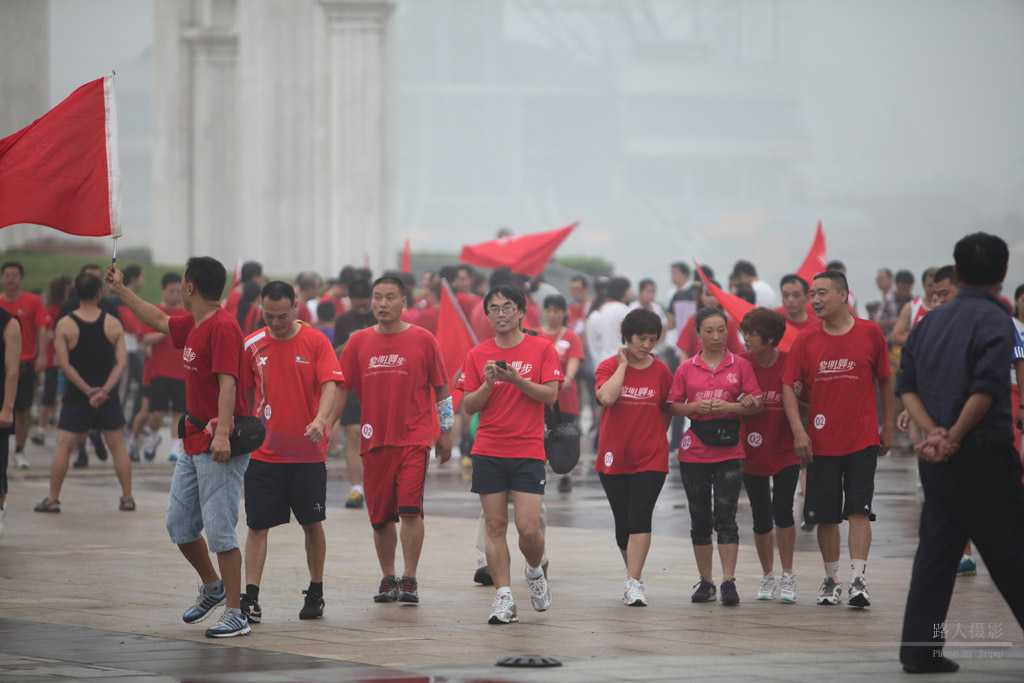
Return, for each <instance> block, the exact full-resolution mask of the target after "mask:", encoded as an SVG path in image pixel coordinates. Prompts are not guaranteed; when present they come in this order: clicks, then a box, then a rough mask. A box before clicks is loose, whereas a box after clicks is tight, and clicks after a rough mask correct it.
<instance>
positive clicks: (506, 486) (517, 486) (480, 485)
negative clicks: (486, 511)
mask: <svg viewBox="0 0 1024 683" xmlns="http://www.w3.org/2000/svg"><path fill="white" fill-rule="evenodd" d="M546 476H547V474H546V473H545V471H544V461H543V460H537V459H536V458H499V457H496V456H493V455H480V454H478V453H474V454H473V483H472V485H471V487H470V489H469V490H470V491H471V492H473V493H480V494H486V493H501V492H502V491H521V492H523V493H539V494H541V495H544V483H545V481H544V479H545V477H546Z"/></svg>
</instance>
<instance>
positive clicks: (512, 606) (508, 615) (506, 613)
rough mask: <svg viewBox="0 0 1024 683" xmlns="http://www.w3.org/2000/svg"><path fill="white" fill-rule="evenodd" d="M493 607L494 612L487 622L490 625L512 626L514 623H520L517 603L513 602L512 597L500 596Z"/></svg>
mask: <svg viewBox="0 0 1024 683" xmlns="http://www.w3.org/2000/svg"><path fill="white" fill-rule="evenodd" d="M491 606H492V607H493V608H494V611H493V612H491V616H490V618H489V619H488V620H487V623H488V624H511V623H512V622H514V621H519V615H518V614H517V613H516V603H515V601H514V600H512V596H511V595H499V596H498V597H497V598H496V599H495V600H494V604H493V605H491Z"/></svg>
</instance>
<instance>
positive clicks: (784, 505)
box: [743, 465, 800, 534]
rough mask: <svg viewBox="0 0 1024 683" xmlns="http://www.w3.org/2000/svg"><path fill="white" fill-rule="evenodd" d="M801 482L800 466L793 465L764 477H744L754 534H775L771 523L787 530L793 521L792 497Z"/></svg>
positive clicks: (745, 475)
mask: <svg viewBox="0 0 1024 683" xmlns="http://www.w3.org/2000/svg"><path fill="white" fill-rule="evenodd" d="M799 480H800V465H790V466H789V467H786V468H784V469H782V470H779V471H778V472H776V473H775V474H773V475H771V476H767V477H761V476H758V475H756V474H746V473H744V474H743V486H744V487H745V488H746V489H747V498H749V499H750V509H751V511H752V512H753V513H754V533H755V534H766V533H768V532H769V531H771V530H772V520H773V519H774V521H775V526H777V527H779V528H780V529H788V528H789V527H791V526H793V524H795V523H796V522H795V521H794V520H793V495H794V494H795V493H796V483H797V482H798V481H799Z"/></svg>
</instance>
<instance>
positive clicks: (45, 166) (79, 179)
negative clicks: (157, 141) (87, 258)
mask: <svg viewBox="0 0 1024 683" xmlns="http://www.w3.org/2000/svg"><path fill="white" fill-rule="evenodd" d="M17 223H35V224H37V225H44V226H46V227H49V228H54V229H56V230H60V231H62V232H66V233H68V234H71V235H82V236H86V237H102V236H104V235H111V236H113V237H120V236H121V168H120V164H119V162H118V150H117V107H116V105H115V102H114V79H113V76H106V77H104V78H100V79H98V80H95V81H92V82H91V83H86V84H85V85H83V86H82V87H80V88H79V89H78V90H76V91H74V92H73V93H71V94H70V95H69V96H68V97H67V99H65V100H64V101H63V102H61V103H60V104H58V105H57V106H56V107H54V108H53V109H51V110H50V111H49V112H47V113H46V114H44V115H43V116H42V118H40V119H38V120H36V121H35V123H33V124H31V125H29V126H28V127H26V128H22V129H21V130H19V131H18V132H17V133H14V134H13V135H10V136H8V137H6V138H3V139H2V140H0V227H6V226H8V225H15V224H17Z"/></svg>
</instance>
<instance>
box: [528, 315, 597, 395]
mask: <svg viewBox="0 0 1024 683" xmlns="http://www.w3.org/2000/svg"><path fill="white" fill-rule="evenodd" d="M537 334H538V335H540V336H541V337H544V338H545V339H547V340H548V341H549V342H551V343H552V344H553V345H554V347H555V352H556V353H557V354H558V360H559V362H560V363H561V364H562V377H563V379H564V377H565V371H566V368H567V367H568V366H569V359H570V358H579V359H580V363H581V364H582V363H583V360H584V359H585V358H586V355H585V354H584V352H583V342H582V341H580V336H579V335H578V334H576V333H575V332H573V331H572V330H570V329H569V328H568V327H565V328H562V332H561V333H559V334H545V333H544V330H543V329H538V330H537ZM559 336H561V338H559ZM558 409H559V410H560V411H562V412H563V413H566V414H568V415H579V414H580V392H579V387H577V386H576V382H575V381H573V383H572V385H570V386H565V385H564V383H563V385H562V388H561V389H559V391H558Z"/></svg>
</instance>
